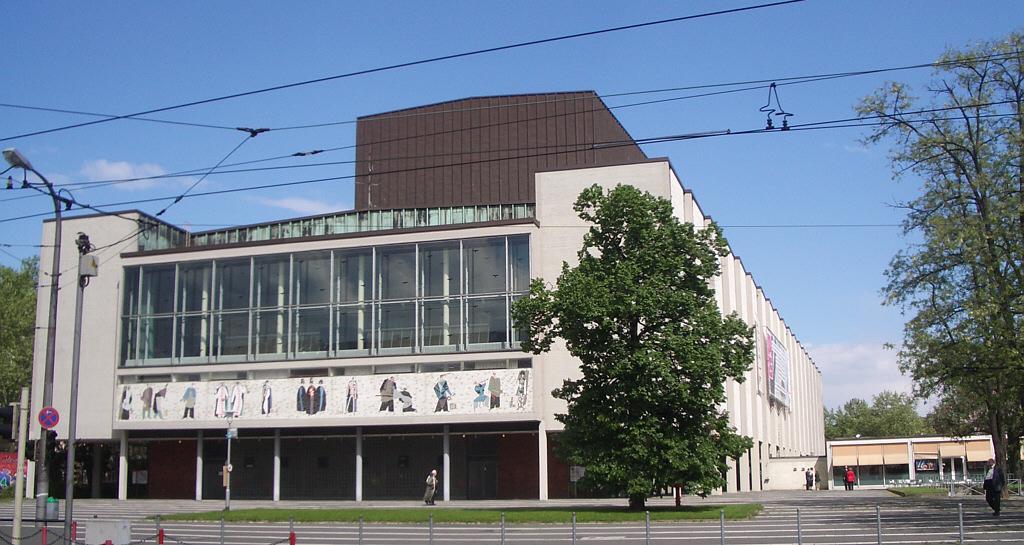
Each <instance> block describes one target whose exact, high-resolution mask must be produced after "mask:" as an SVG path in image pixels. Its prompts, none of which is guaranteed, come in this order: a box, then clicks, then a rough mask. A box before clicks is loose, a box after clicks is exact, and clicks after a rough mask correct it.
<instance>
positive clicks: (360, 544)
mask: <svg viewBox="0 0 1024 545" xmlns="http://www.w3.org/2000/svg"><path fill="white" fill-rule="evenodd" d="M359 545H363V516H362V515H359Z"/></svg>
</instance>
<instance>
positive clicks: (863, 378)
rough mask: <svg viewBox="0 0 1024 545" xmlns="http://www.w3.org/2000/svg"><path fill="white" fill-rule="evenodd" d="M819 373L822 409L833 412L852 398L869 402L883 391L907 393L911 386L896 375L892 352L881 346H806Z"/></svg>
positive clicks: (841, 344)
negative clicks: (822, 400)
mask: <svg viewBox="0 0 1024 545" xmlns="http://www.w3.org/2000/svg"><path fill="white" fill-rule="evenodd" d="M807 351H808V352H810V354H811V357H812V358H814V363H816V364H817V365H818V369H820V370H821V381H822V390H823V392H822V394H823V398H824V401H825V406H826V407H828V408H836V407H839V406H841V405H842V404H843V403H846V402H847V401H849V400H850V399H853V398H855V397H857V398H860V399H863V400H865V401H868V402H869V403H870V402H871V398H872V397H873V396H874V395H876V394H878V393H880V392H882V391H883V390H892V391H897V392H903V393H910V391H911V386H912V384H913V382H912V381H911V380H910V377H907V376H904V375H903V374H902V373H900V370H899V367H898V365H897V363H896V350H888V349H886V348H883V346H882V343H881V342H879V343H836V344H821V345H807Z"/></svg>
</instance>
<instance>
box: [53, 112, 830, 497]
mask: <svg viewBox="0 0 1024 545" xmlns="http://www.w3.org/2000/svg"><path fill="white" fill-rule="evenodd" d="M356 133H357V138H356V140H357V150H356V159H357V167H356V180H355V188H356V190H355V206H354V208H353V209H352V210H347V211H339V212H337V213H331V214H325V215H317V216H311V217H303V218H296V219H287V220H282V221H276V222H268V223H260V224H254V225H244V226H238V227H232V228H226V229H217V230H214V231H204V232H191V231H188V230H186V229H183V228H180V227H177V226H174V225H170V224H167V223H164V222H161V221H160V220H158V219H156V218H153V217H150V216H148V215H146V214H144V213H141V212H138V211H127V212H121V213H120V216H123V217H117V216H112V215H88V216H79V217H74V218H71V219H65V220H64V224H63V233H64V237H63V249H62V256H61V261H62V263H61V265H62V267H61V268H62V269H68V268H69V267H70V268H71V271H69V272H68V273H66V274H65V276H64V278H63V279H62V285H63V286H64V289H62V290H61V294H62V297H61V301H60V305H59V312H58V322H57V328H58V329H57V332H58V333H57V334H58V346H57V357H56V370H55V373H54V377H55V380H54V385H53V392H54V405H55V406H56V407H57V409H58V410H59V411H61V414H62V415H65V417H64V418H63V419H62V422H61V424H60V425H59V426H58V428H57V433H58V436H59V437H60V438H61V439H63V438H65V437H66V434H67V431H66V427H65V423H66V420H67V418H66V413H67V410H68V406H69V395H70V394H69V391H70V386H69V382H70V380H69V372H70V365H71V351H72V335H71V331H73V327H74V304H73V300H74V297H73V294H74V289H73V286H74V281H73V278H72V275H73V270H74V269H73V267H74V264H75V263H76V261H77V252H76V248H75V244H74V242H73V241H74V238H75V236H76V234H77V233H78V232H83V233H86V234H88V235H89V237H90V238H91V240H92V242H93V244H94V245H96V246H98V247H101V248H102V249H100V250H98V251H97V252H96V253H95V255H97V256H98V258H99V261H100V267H99V268H100V271H99V276H97V277H95V278H92V279H91V282H90V283H89V285H88V287H87V288H86V289H85V303H84V314H83V325H82V348H81V350H82V358H81V374H80V377H81V387H80V388H81V390H80V398H79V409H80V410H79V414H78V433H77V435H78V437H79V440H80V441H81V442H82V443H83V446H82V447H80V448H79V452H80V453H81V456H80V457H79V462H78V464H77V469H76V474H77V475H78V476H79V477H78V480H79V482H80V486H79V489H78V490H79V492H78V494H80V495H81V496H85V497H88V496H94V497H118V498H197V499H198V498H206V499H211V498H221V497H223V496H224V488H223V480H224V479H223V471H224V468H225V466H227V464H228V463H229V460H227V447H228V442H227V440H226V435H227V430H228V429H229V428H230V429H236V430H237V438H234V439H232V440H231V459H230V465H231V468H232V471H231V485H232V486H231V488H232V497H233V498H241V499H245V498H253V499H274V500H278V499H282V500H287V499H310V498H324V499H342V500H345V499H347V500H373V499H416V498H418V497H420V496H421V495H422V492H423V484H422V483H423V481H424V479H425V477H426V474H427V473H428V472H429V471H430V470H431V469H437V470H438V472H439V477H440V479H441V483H442V484H441V486H440V488H439V491H438V497H439V498H443V499H483V498H540V499H547V498H557V497H566V496H568V495H569V494H570V493H572V491H573V487H572V486H571V480H570V475H571V474H575V472H573V471H570V467H568V466H567V465H566V463H565V462H563V461H562V460H560V459H559V458H558V457H557V456H556V454H555V452H554V445H555V443H556V442H557V441H558V434H559V430H560V424H559V423H558V422H557V421H556V420H555V418H554V416H555V414H557V413H559V412H563V411H564V410H565V406H564V404H563V402H561V401H560V400H556V399H555V398H553V397H552V395H551V391H552V389H554V388H556V387H558V386H560V385H561V384H562V381H563V380H564V379H566V378H568V377H575V376H578V373H579V371H578V362H577V361H576V360H574V359H573V358H572V357H571V356H570V355H569V354H568V352H567V351H566V350H565V349H564V347H563V346H557V345H556V346H555V347H554V348H553V350H552V351H551V352H549V353H546V354H542V355H539V356H534V355H530V354H527V353H524V352H522V351H521V349H520V343H521V341H522V332H521V331H520V330H519V329H517V328H516V327H515V324H513V323H512V321H511V318H510V315H509V307H510V305H511V304H512V303H513V302H514V301H515V300H516V299H518V298H520V297H523V296H524V294H525V293H526V290H527V287H528V283H529V280H530V279H531V278H536V277H540V278H544V279H546V280H548V281H554V279H556V278H557V276H558V274H559V272H560V269H561V266H562V262H563V261H569V262H570V263H571V262H573V261H574V260H575V255H576V252H577V251H578V249H579V248H580V246H581V242H582V236H583V234H584V232H585V230H586V228H587V226H586V225H585V224H584V223H582V221H581V220H580V219H579V218H578V217H577V216H576V214H575V213H574V212H573V210H572V203H573V201H574V200H575V199H576V197H577V195H578V194H579V193H580V191H581V190H582V189H584V188H585V187H588V186H590V185H592V184H601V185H602V186H604V187H607V188H612V187H614V186H615V185H616V184H631V185H634V186H637V187H639V188H641V189H643V190H645V191H648V192H650V193H652V194H654V195H658V196H661V197H664V198H666V199H670V200H671V202H672V204H673V206H674V208H675V211H676V213H677V215H678V217H679V218H681V219H683V220H685V221H688V222H693V223H694V224H696V225H698V226H702V225H704V224H705V223H706V222H708V221H710V220H709V218H708V217H707V216H706V215H705V213H704V212H703V211H702V210H701V209H700V207H699V206H698V204H697V202H696V201H695V200H694V197H693V195H692V194H691V193H690V192H688V191H687V190H686V189H685V188H684V186H683V185H682V183H681V182H680V179H679V178H678V177H677V174H676V172H675V170H674V169H673V167H672V165H671V164H670V163H669V162H668V161H667V160H666V159H656V158H649V157H647V156H646V155H645V154H644V152H643V151H642V150H641V149H640V148H639V147H638V146H637V145H636V144H635V143H634V142H633V140H632V138H631V137H630V136H629V134H628V133H627V132H626V131H625V130H624V129H623V128H622V126H620V125H619V123H618V121H617V120H616V119H615V117H614V116H613V115H612V113H611V112H610V111H609V110H608V109H607V107H606V106H605V105H604V103H603V102H602V101H601V99H600V98H598V97H597V95H595V94H594V93H592V92H577V93H555V94H542V95H518V96H501V97H489V98H471V99H464V100H457V101H452V102H446V103H441V104H435V105H430V106H423V107H418V108H412V109H408V110H402V111H399V112H389V113H384V114H377V115H372V116H368V117H364V118H361V119H360V120H359V121H358V124H357V130H356ZM322 190H323V191H325V192H327V191H333V189H331V186H330V185H329V184H324V185H323V186H322ZM232 199H234V200H233V201H229V200H228V199H227V198H225V200H224V202H223V205H224V206H244V205H245V204H244V202H245V201H244V197H232ZM126 218H127V219H126ZM53 227H54V225H53V222H45V223H44V225H43V241H44V242H45V243H47V244H49V243H50V241H52V239H53ZM140 231H141V232H140ZM137 233H138V234H137ZM136 234H137V236H133V235H136ZM41 258H42V261H41V264H40V267H41V270H49V269H50V263H49V259H50V255H49V254H48V253H47V252H46V251H44V252H41ZM714 283H715V288H716V292H717V298H718V304H719V306H720V307H721V309H722V311H723V312H726V313H730V312H737V313H738V314H739V315H740V316H741V317H742V318H743V319H744V320H745V321H746V322H747V323H748V324H750V325H751V326H752V327H753V328H755V332H756V335H755V336H756V338H757V364H756V365H755V367H754V368H753V369H751V370H750V372H749V374H748V377H747V380H746V381H745V382H743V383H742V384H740V383H735V382H731V381H730V382H729V383H728V384H727V385H726V388H727V392H728V403H727V404H726V405H725V406H724V407H723V408H724V409H727V410H728V411H729V413H730V418H731V419H732V422H733V425H734V426H736V428H737V429H738V431H739V433H741V434H743V435H747V436H750V437H752V438H753V445H754V446H753V448H751V449H750V450H749V451H748V452H746V453H745V454H743V455H742V456H741V457H740V458H739V459H738V460H730V462H729V463H730V470H729V472H728V475H727V476H728V487H727V489H726V491H727V492H728V491H735V490H758V489H761V488H762V487H763V486H764V480H763V475H764V474H766V472H767V471H768V465H769V463H770V461H771V460H772V459H774V458H783V457H794V456H821V455H824V452H825V444H824V436H823V414H822V400H821V375H820V373H819V371H818V370H817V368H816V367H815V366H814V364H813V362H812V361H811V360H810V358H809V357H808V355H807V354H806V352H805V351H804V349H803V348H802V347H801V345H800V343H799V342H798V341H797V339H796V337H795V336H794V335H793V333H792V332H791V331H790V329H789V328H788V326H787V325H786V324H785V322H784V321H783V320H782V318H781V316H780V314H779V312H778V311H777V310H776V307H775V306H774V305H773V303H772V302H771V301H769V299H768V298H767V297H766V296H765V294H764V292H763V291H762V289H761V288H760V287H759V286H758V285H757V284H756V283H755V281H754V279H753V277H752V276H751V275H750V273H749V272H748V271H747V270H746V269H745V267H744V265H743V263H742V262H741V261H740V260H739V259H738V258H736V257H735V256H732V255H729V256H727V257H725V258H723V260H722V274H721V276H720V277H719V278H716V279H715V281H714ZM48 294H49V290H48V289H47V288H45V287H41V288H40V290H39V303H38V305H39V306H38V309H39V312H38V325H39V326H40V327H41V328H45V326H46V318H47V316H46V310H47V308H48ZM41 331H42V329H41ZM35 353H36V359H35V367H34V373H33V377H34V382H33V408H34V410H38V409H39V408H40V407H39V401H38V400H40V398H41V395H42V391H43V384H42V378H41V377H43V374H44V373H43V370H44V358H43V355H44V353H45V335H42V334H40V335H38V336H37V339H36V352H35ZM35 426H36V427H35V429H34V432H33V436H37V434H38V432H39V429H38V424H35ZM58 488H62V487H60V486H55V485H52V486H51V490H54V491H56V489H58Z"/></svg>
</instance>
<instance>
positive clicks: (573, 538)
mask: <svg viewBox="0 0 1024 545" xmlns="http://www.w3.org/2000/svg"><path fill="white" fill-rule="evenodd" d="M572 545H576V511H573V512H572Z"/></svg>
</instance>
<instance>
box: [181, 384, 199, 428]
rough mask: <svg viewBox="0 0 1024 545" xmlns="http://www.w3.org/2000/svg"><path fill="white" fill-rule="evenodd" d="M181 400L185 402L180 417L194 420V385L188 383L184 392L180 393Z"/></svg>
mask: <svg viewBox="0 0 1024 545" xmlns="http://www.w3.org/2000/svg"><path fill="white" fill-rule="evenodd" d="M181 401H183V402H184V403H185V411H184V412H183V413H181V417H182V418H191V419H193V420H194V419H195V417H196V387H195V386H193V385H191V384H189V385H188V387H187V388H185V393H183V394H181Z"/></svg>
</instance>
